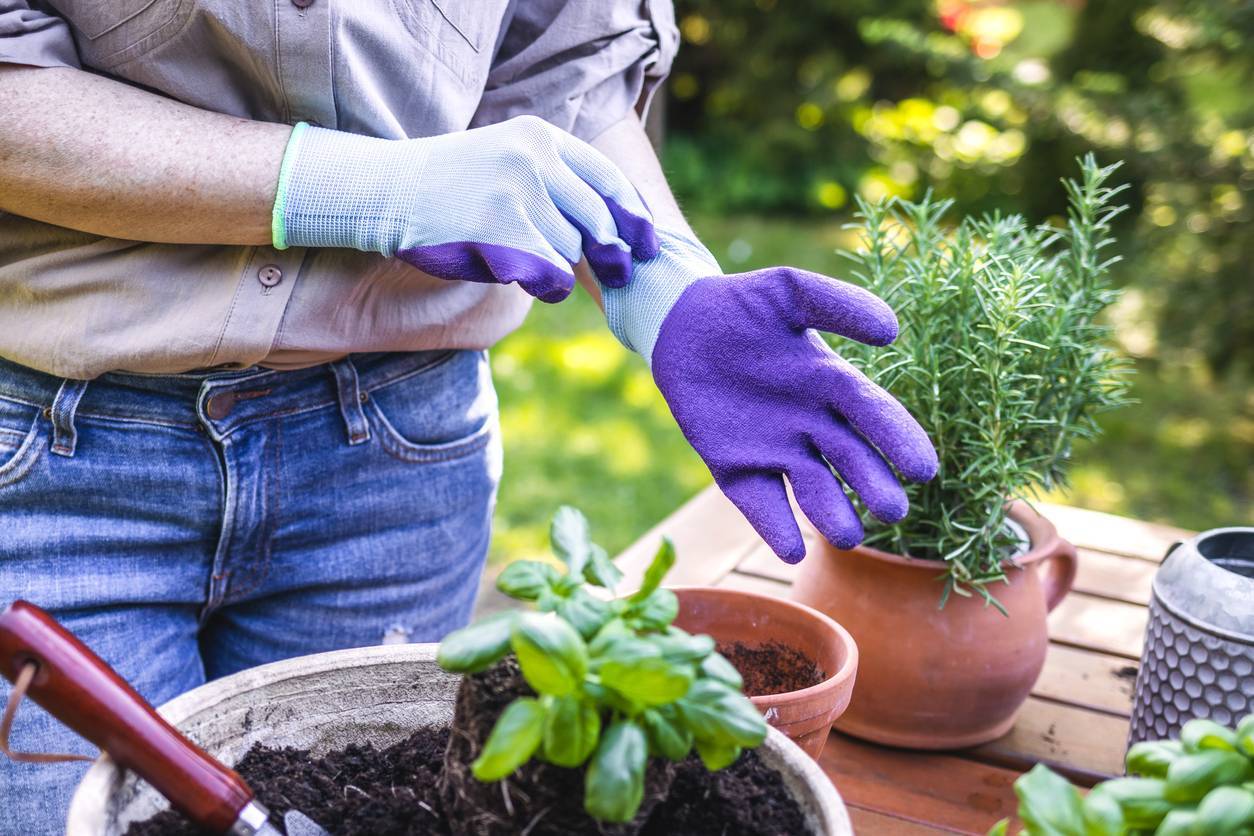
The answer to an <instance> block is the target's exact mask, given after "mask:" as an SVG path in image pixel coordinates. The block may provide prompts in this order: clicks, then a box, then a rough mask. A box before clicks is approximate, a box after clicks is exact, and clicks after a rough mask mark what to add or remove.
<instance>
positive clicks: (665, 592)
mask: <svg viewBox="0 0 1254 836" xmlns="http://www.w3.org/2000/svg"><path fill="white" fill-rule="evenodd" d="M677 615H679V598H678V597H677V596H676V595H675V593H674V592H671V591H670V590H669V589H655V590H653V591H652V592H650V593H649V595H648V597H646V598H644V599H641V600H638V601H632V602H631V604H630V605H629V606H628V607H627V610H626V611H625V612H624V613H623V619H624V620H625V621H627V622H628V623H629V624H631V626H633V627H635V628H636V629H638V630H665V629H666V628H667V627H669V626H670V623H671V622H672V621H674V620H675V616H677Z"/></svg>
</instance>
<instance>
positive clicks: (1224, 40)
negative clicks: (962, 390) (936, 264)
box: [493, 0, 1254, 559]
mask: <svg viewBox="0 0 1254 836" xmlns="http://www.w3.org/2000/svg"><path fill="white" fill-rule="evenodd" d="M675 5H676V14H677V18H678V20H679V23H680V28H681V32H682V35H683V46H682V49H681V52H680V56H679V59H678V60H677V62H676V65H675V68H674V72H673V74H672V76H671V78H670V81H669V83H668V86H667V90H666V98H665V100H664V101H665V104H664V106H665V122H666V132H665V143H664V148H663V159H664V163H665V166H666V169H667V173H668V175H669V176H670V179H671V183H672V186H673V187H674V189H675V191H676V193H677V194H678V195H679V197H680V199H681V202H682V203H683V205H684V206H685V208H686V209H687V211H688V213H689V215H690V217H691V218H692V220H693V224H694V227H695V228H696V230H697V232H698V233H699V234H700V235H701V236H702V237H703V239H704V240H705V241H706V243H707V244H709V245H710V247H711V249H712V250H713V251H714V252H715V254H716V255H717V256H718V257H719V259H720V261H721V262H722V264H723V266H724V269H726V270H728V271H740V270H748V269H753V268H756V267H763V266H768V265H772V264H779V263H787V264H793V265H796V266H800V267H806V268H809V269H813V270H819V271H822V272H826V273H829V274H832V275H837V276H840V275H842V274H843V273H844V272H845V271H844V265H843V261H844V260H843V258H842V257H841V256H839V255H838V254H837V249H838V248H840V247H846V248H847V247H850V246H852V245H853V242H852V241H851V240H850V239H849V238H848V234H847V233H846V232H845V231H844V230H843V225H844V224H845V223H847V222H848V220H849V214H848V213H849V212H850V211H851V203H852V198H853V195H855V194H862V195H864V196H866V197H868V198H871V199H875V198H879V197H884V196H889V195H901V196H906V197H918V196H921V195H922V194H923V193H924V192H925V191H926V190H928V189H931V190H933V191H934V192H935V193H937V194H938V195H941V196H945V197H953V198H954V199H955V200H956V201H957V208H956V211H955V215H956V214H957V213H959V212H961V213H972V212H985V211H993V210H1000V211H1005V212H1021V213H1023V214H1025V215H1027V216H1028V217H1029V218H1030V219H1031V220H1034V221H1038V220H1039V221H1043V220H1046V219H1048V218H1050V217H1051V216H1056V215H1058V214H1060V213H1061V211H1062V210H1063V208H1064V205H1065V204H1064V196H1063V193H1062V190H1061V188H1060V186H1059V182H1058V181H1059V178H1061V177H1063V176H1069V175H1072V174H1074V172H1075V167H1074V160H1075V158H1076V157H1077V156H1079V155H1080V154H1083V153H1085V152H1087V151H1089V150H1092V151H1094V152H1096V154H1097V155H1098V158H1099V161H1100V162H1102V163H1109V162H1113V161H1115V160H1120V159H1122V160H1125V161H1126V165H1125V167H1124V169H1123V170H1122V171H1121V172H1120V175H1121V177H1122V178H1123V179H1124V180H1125V181H1126V182H1128V183H1130V184H1131V186H1132V189H1131V190H1130V191H1129V193H1128V199H1129V203H1130V204H1131V210H1130V211H1129V212H1128V213H1127V214H1126V215H1125V217H1124V218H1123V223H1122V225H1121V226H1120V227H1119V229H1118V236H1119V247H1118V250H1119V254H1120V255H1121V256H1122V257H1123V259H1124V260H1123V262H1122V263H1121V264H1120V265H1119V266H1118V267H1117V280H1118V282H1119V283H1120V284H1121V285H1122V286H1123V287H1124V288H1125V289H1126V292H1125V295H1124V297H1123V300H1122V301H1121V303H1120V304H1119V305H1118V306H1117V307H1116V308H1115V309H1114V310H1113V311H1112V313H1111V320H1112V323H1113V324H1114V325H1115V328H1116V333H1117V338H1118V342H1119V346H1120V349H1121V350H1122V351H1124V352H1125V353H1127V354H1128V355H1129V356H1130V357H1132V358H1133V359H1134V361H1135V364H1136V367H1137V371H1138V374H1137V376H1136V380H1135V386H1134V392H1133V395H1134V396H1135V397H1136V398H1137V399H1138V401H1139V403H1138V404H1136V405H1134V406H1131V407H1128V408H1125V409H1123V410H1121V411H1119V412H1116V413H1112V414H1110V415H1108V416H1105V417H1104V419H1103V422H1102V423H1103V426H1104V428H1105V435H1104V436H1103V438H1102V439H1101V440H1100V441H1098V442H1097V443H1095V444H1090V445H1087V446H1084V447H1081V448H1077V449H1076V450H1075V451H1074V456H1073V460H1074V466H1073V468H1072V485H1071V487H1070V489H1069V490H1068V491H1067V492H1066V493H1065V494H1060V495H1057V496H1055V497H1051V498H1055V499H1061V500H1063V501H1066V502H1070V503H1072V504H1076V505H1081V506H1084V507H1087V508H1094V509H1098V510H1104V511H1111V512H1115V513H1121V514H1127V515H1131V516H1136V517H1141V518H1144V519H1152V520H1160V521H1164V522H1170V523H1175V524H1177V525H1181V526H1185V527H1189V528H1206V527H1214V526H1220V525H1232V524H1241V523H1244V524H1250V523H1251V522H1254V390H1252V388H1251V385H1250V384H1251V380H1254V270H1252V268H1251V264H1252V263H1254V234H1251V226H1250V222H1251V220H1252V217H1254V207H1252V206H1251V203H1252V202H1254V131H1252V127H1254V96H1251V95H1250V90H1251V85H1252V84H1254V49H1252V48H1251V47H1250V44H1251V43H1252V42H1254V3H1249V2H1236V0H1231V1H1229V0H1211V2H1184V1H1183V0H1165V1H1164V2H1139V1H1138V0H1087V2H1086V1H1085V0H1024V1H1023V2H968V0H927V2H916V1H913V0H911V1H908V0H876V2H871V0H808V2H805V3H798V2H786V0H785V1H784V2H781V1H780V0H676V4H675ZM493 368H494V370H495V372H496V379H497V385H498V388H499V390H500V396H501V408H502V424H503V427H504V431H505V442H506V471H505V479H504V482H503V484H502V487H501V494H500V507H499V510H498V513H497V528H496V534H495V539H494V543H493V557H494V558H496V559H502V558H505V557H506V556H508V557H520V556H524V555H530V554H535V553H537V552H541V551H543V550H544V547H545V539H546V536H547V522H548V518H549V516H550V515H551V513H552V512H553V510H554V509H555V508H556V507H557V506H558V505H559V504H561V503H573V504H575V505H578V506H579V507H581V508H583V509H584V510H585V511H586V512H587V513H588V515H589V517H590V518H591V520H592V523H593V530H594V534H595V535H596V537H597V538H598V540H599V541H600V542H601V543H602V544H603V545H605V546H606V547H607V548H609V549H610V551H611V553H613V552H615V551H617V550H619V549H621V548H622V547H624V546H626V545H627V544H628V543H630V542H631V541H632V540H633V539H635V537H637V536H639V535H640V534H641V533H643V532H644V531H645V530H646V529H647V528H648V527H650V526H651V525H653V524H654V523H656V522H657V521H658V520H660V519H661V518H662V517H664V516H665V515H666V514H667V513H668V512H670V511H671V510H673V509H674V508H675V507H677V506H678V505H679V504H680V503H682V502H683V501H684V500H685V499H687V498H688V497H690V496H691V495H692V494H694V493H695V492H696V491H698V490H699V489H700V488H702V487H703V486H704V485H706V484H708V482H709V475H708V473H707V472H706V470H705V468H704V466H703V465H702V463H701V461H700V460H699V459H698V458H697V457H696V455H695V454H694V453H693V452H692V451H691V450H690V449H689V448H688V447H687V445H686V443H685V442H684V440H683V438H682V436H681V435H680V434H679V432H678V430H677V429H676V427H675V425H674V423H673V422H672V420H671V418H670V416H669V413H668V412H667V409H666V406H665V404H663V403H662V401H661V399H660V397H659V396H658V395H657V393H656V390H655V389H654V387H653V384H652V381H651V378H650V377H649V374H648V372H647V370H646V369H645V367H644V365H643V363H642V362H641V361H640V360H639V359H638V358H636V357H635V356H634V355H630V354H628V353H627V352H626V351H624V350H623V349H622V348H621V347H620V346H619V345H618V344H617V342H616V341H615V340H614V338H613V337H612V336H611V335H610V334H609V332H608V331H607V330H606V329H605V326H604V323H603V319H602V317H601V315H600V312H599V311H598V310H597V308H596V306H595V305H594V304H593V303H592V302H591V300H590V299H588V298H587V296H586V294H583V293H582V292H579V293H577V294H576V295H575V296H573V297H572V298H571V299H570V300H568V301H567V302H565V303H563V304H561V305H559V306H544V305H537V306H536V308H535V310H534V311H533V313H532V314H531V316H530V318H529V319H528V321H527V324H526V325H525V326H524V327H523V328H522V329H521V330H520V331H518V332H517V333H515V334H514V335H512V336H510V337H509V338H507V339H506V340H505V341H504V342H502V343H501V345H500V346H499V347H498V348H497V349H496V350H495V351H494V353H493Z"/></svg>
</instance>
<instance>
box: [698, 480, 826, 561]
mask: <svg viewBox="0 0 1254 836" xmlns="http://www.w3.org/2000/svg"><path fill="white" fill-rule="evenodd" d="M718 486H719V487H720V488H721V489H722V491H723V494H724V495H726V497H727V498H728V499H730V500H731V501H732V504H733V505H735V506H736V507H737V508H739V509H740V513H742V514H744V515H745V519H746V520H748V521H749V524H750V525H752V526H753V529H754V530H755V531H757V532H758V534H759V535H760V536H761V537H762V539H763V540H765V541H766V544H767V545H768V546H770V547H771V549H772V550H773V551H774V552H775V554H777V555H779V557H780V559H781V560H783V561H784V562H785V563H797V562H798V561H800V560H801V558H803V557H805V556H806V547H805V542H804V541H803V540H802V539H801V529H799V528H798V527H797V521H796V519H794V518H793V515H792V506H791V505H789V504H788V493H787V492H786V491H785V490H784V480H783V478H782V477H780V475H779V474H778V473H763V472H760V471H759V472H753V473H746V474H744V475H741V476H736V477H733V478H730V479H724V480H720V481H719V485H718Z"/></svg>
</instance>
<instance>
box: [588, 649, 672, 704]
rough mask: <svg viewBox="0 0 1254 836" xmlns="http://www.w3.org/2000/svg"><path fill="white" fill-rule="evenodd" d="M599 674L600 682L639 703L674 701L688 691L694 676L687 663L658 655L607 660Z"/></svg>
mask: <svg viewBox="0 0 1254 836" xmlns="http://www.w3.org/2000/svg"><path fill="white" fill-rule="evenodd" d="M655 650H656V649H655ZM599 674H600V677H601V684H602V685H606V686H609V687H610V688H613V689H614V690H615V691H617V692H618V693H620V694H622V695H623V696H625V697H627V699H629V700H632V701H633V702H637V703H639V704H640V705H664V704H665V703H669V702H674V701H675V700H677V699H679V698H680V697H682V696H683V695H684V694H686V693H688V689H689V688H690V687H691V686H692V682H693V679H695V677H694V676H693V673H692V670H691V669H690V668H689V667H688V666H687V665H677V664H675V663H674V662H668V661H667V660H666V659H663V658H662V657H661V656H655V657H653V658H636V659H627V660H618V659H610V660H608V661H606V662H605V663H603V664H602V665H601V667H600V670H599Z"/></svg>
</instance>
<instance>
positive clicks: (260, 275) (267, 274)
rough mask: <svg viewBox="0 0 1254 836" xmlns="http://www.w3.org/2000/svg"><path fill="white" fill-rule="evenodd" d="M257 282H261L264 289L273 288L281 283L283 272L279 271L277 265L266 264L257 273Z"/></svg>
mask: <svg viewBox="0 0 1254 836" xmlns="http://www.w3.org/2000/svg"><path fill="white" fill-rule="evenodd" d="M257 281H259V282H261V283H262V285H264V286H265V287H274V286H275V285H276V284H278V283H279V282H281V281H283V271H282V270H280V269H279V265H277V264H267V265H266V266H265V267H262V268H261V269H260V270H258V271H257Z"/></svg>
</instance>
